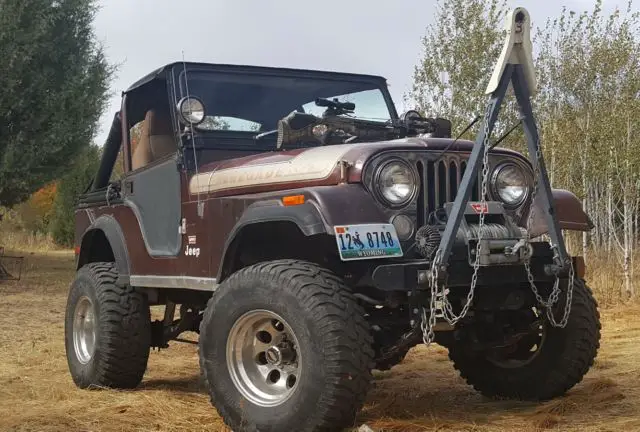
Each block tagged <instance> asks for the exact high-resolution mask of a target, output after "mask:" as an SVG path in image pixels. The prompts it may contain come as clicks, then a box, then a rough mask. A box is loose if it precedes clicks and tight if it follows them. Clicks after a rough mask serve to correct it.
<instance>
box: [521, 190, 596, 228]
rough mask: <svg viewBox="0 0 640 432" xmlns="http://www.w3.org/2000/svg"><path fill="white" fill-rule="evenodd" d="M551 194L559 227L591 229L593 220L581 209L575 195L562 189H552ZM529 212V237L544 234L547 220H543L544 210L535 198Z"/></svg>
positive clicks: (580, 204)
mask: <svg viewBox="0 0 640 432" xmlns="http://www.w3.org/2000/svg"><path fill="white" fill-rule="evenodd" d="M551 194H552V196H553V202H554V205H555V208H556V216H557V218H558V223H559V225H560V228H561V229H563V230H573V231H590V230H592V229H593V227H594V225H593V222H592V221H591V219H590V218H589V215H587V214H586V213H585V212H584V210H583V209H582V203H580V200H579V199H578V197H577V196H575V195H574V194H573V193H572V192H569V191H568V190H564V189H552V190H551ZM531 212H532V218H531V233H530V234H531V237H537V236H539V235H542V234H546V233H547V232H548V231H549V230H548V228H547V221H546V220H545V216H544V210H543V209H542V207H541V205H540V202H539V201H538V199H537V198H536V200H535V202H534V204H533V206H532V208H531Z"/></svg>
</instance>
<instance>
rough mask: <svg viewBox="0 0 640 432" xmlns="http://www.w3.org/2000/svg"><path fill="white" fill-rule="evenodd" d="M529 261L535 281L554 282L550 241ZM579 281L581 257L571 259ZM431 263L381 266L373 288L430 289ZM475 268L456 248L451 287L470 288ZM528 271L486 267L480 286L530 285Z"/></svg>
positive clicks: (449, 275)
mask: <svg viewBox="0 0 640 432" xmlns="http://www.w3.org/2000/svg"><path fill="white" fill-rule="evenodd" d="M532 246H533V255H532V257H531V261H530V268H531V273H532V275H533V278H534V281H535V282H541V283H545V282H547V283H552V282H553V281H554V280H555V276H551V275H549V274H547V272H545V266H548V265H550V264H552V263H553V252H552V250H551V248H550V247H549V244H548V243H547V242H534V243H532ZM571 259H572V262H573V268H574V271H575V277H576V278H583V277H584V273H585V265H584V260H583V258H582V257H581V256H575V257H571ZM430 269H431V262H430V261H428V260H425V259H411V260H396V261H394V262H390V263H388V264H382V265H379V266H377V267H375V268H373V270H372V271H371V275H370V277H371V279H372V282H373V286H375V287H376V288H377V289H379V290H382V291H416V290H429V289H430V286H429V278H428V272H429V271H430ZM472 275H473V268H472V267H471V266H470V265H469V262H468V259H467V255H466V250H459V251H456V250H455V249H454V251H453V253H452V257H451V260H450V261H449V266H448V269H447V274H446V285H447V287H449V288H455V287H468V286H469V285H470V284H471V277H472ZM527 282H528V279H527V272H526V270H525V267H524V266H523V265H508V264H507V265H491V266H483V267H481V268H480V269H479V271H478V282H477V285H478V286H492V285H493V286H495V285H512V284H522V283H527Z"/></svg>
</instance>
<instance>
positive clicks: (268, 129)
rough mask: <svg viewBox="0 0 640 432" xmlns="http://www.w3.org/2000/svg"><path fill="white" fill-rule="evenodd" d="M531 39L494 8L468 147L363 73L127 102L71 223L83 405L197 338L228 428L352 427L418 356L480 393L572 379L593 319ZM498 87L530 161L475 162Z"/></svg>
mask: <svg viewBox="0 0 640 432" xmlns="http://www.w3.org/2000/svg"><path fill="white" fill-rule="evenodd" d="M529 32H530V21H529V15H528V13H527V11H526V10H525V9H523V8H516V9H514V10H513V11H511V12H510V14H509V15H508V17H507V38H506V41H505V44H504V48H503V51H502V54H501V56H500V58H499V60H498V61H497V63H496V66H495V69H494V72H493V75H492V76H491V79H490V81H489V84H488V86H487V90H486V93H487V95H488V99H489V101H488V105H487V107H486V112H485V114H484V117H483V120H482V122H481V126H480V129H479V132H478V134H477V137H476V140H475V142H472V141H468V140H464V139H460V138H459V137H458V138H455V139H453V137H452V136H451V123H450V122H449V121H447V120H446V119H441V118H427V117H424V116H422V115H421V114H420V113H418V112H416V111H409V112H406V113H404V114H403V115H400V116H399V115H398V113H397V111H396V108H395V106H394V104H393V102H392V99H391V96H390V94H389V91H388V87H387V85H386V80H385V79H384V78H383V77H379V76H372V75H364V74H350V73H338V72H326V71H316V70H300V69H284V68H275V67H273V68H268V67H255V66H238V65H220V64H208V63H187V62H179V63H173V64H169V65H166V66H163V67H161V68H159V69H157V70H155V71H153V72H151V73H150V74H148V75H147V76H145V77H143V78H141V79H140V80H138V81H137V82H135V83H134V84H132V85H131V87H130V88H129V89H128V90H127V91H125V92H124V93H123V97H122V106H121V109H120V111H119V112H118V113H117V114H116V115H115V117H114V120H113V125H112V128H111V131H110V133H109V137H108V139H107V142H106V143H105V146H104V152H103V157H102V160H101V164H100V167H99V169H98V172H97V173H96V176H95V178H94V179H93V182H92V184H91V185H90V187H89V188H88V190H87V191H86V193H85V194H83V195H82V196H81V198H80V200H79V203H78V206H77V208H76V211H75V218H76V253H77V274H76V278H75V280H74V281H73V283H72V285H71V288H70V292H69V297H68V302H67V311H66V316H65V346H66V353H67V360H68V365H69V370H70V372H71V376H72V378H73V380H74V382H75V383H76V385H77V386H79V387H81V388H89V387H92V386H100V387H112V388H133V387H136V386H137V385H138V384H139V383H140V382H141V381H142V379H143V376H144V373H145V371H146V367H147V361H148V359H149V352H150V350H151V348H158V349H163V348H167V347H169V342H171V341H177V342H191V343H194V344H197V345H198V355H199V359H200V368H201V371H202V375H203V378H204V380H205V387H206V390H207V392H208V394H209V396H210V398H211V403H212V404H213V406H214V407H215V408H216V409H217V411H218V413H219V414H220V416H221V417H222V418H223V420H224V421H225V423H226V424H227V425H229V427H230V428H232V429H233V430H234V431H236V432H240V431H320V430H339V429H341V428H344V427H349V426H352V425H353V424H354V423H355V417H356V415H357V413H358V411H359V410H360V408H361V407H362V405H363V403H364V401H365V398H366V394H367V391H368V389H369V387H370V383H371V371H372V369H379V370H384V369H389V368H391V367H393V366H394V365H396V364H398V363H400V362H401V361H402V360H403V358H404V357H405V355H406V353H407V352H408V351H409V349H411V348H412V347H414V346H416V345H418V344H421V343H424V344H427V345H429V344H431V343H434V342H435V343H438V344H440V345H442V346H445V347H446V348H447V349H448V352H449V357H450V359H451V360H452V362H453V365H454V367H455V368H456V369H457V370H459V371H460V374H461V375H462V377H464V378H465V380H466V381H467V382H468V383H469V384H470V385H472V386H473V387H474V388H475V389H476V390H478V391H479V392H481V393H482V394H484V395H487V396H499V397H506V398H516V399H524V400H544V399H549V398H553V397H557V396H560V395H562V394H564V393H565V392H566V391H567V390H569V389H570V388H572V387H573V386H575V385H576V384H577V383H579V382H580V381H581V380H582V378H583V376H584V375H585V374H586V373H587V371H588V370H589V368H590V367H591V365H592V364H593V361H594V358H595V357H596V354H597V350H598V347H599V340H600V318H599V313H598V309H597V305H596V302H595V300H594V298H593V296H592V293H591V291H590V289H589V288H588V287H587V286H586V284H585V282H584V272H585V268H584V267H585V265H584V261H583V260H582V258H581V257H572V256H570V255H569V254H568V252H567V249H566V247H565V243H564V238H563V231H562V230H578V231H588V230H590V229H591V228H592V226H593V225H592V223H591V220H590V219H589V217H588V216H587V215H586V214H585V213H584V211H583V209H582V206H581V204H580V201H579V200H578V199H577V197H576V196H575V195H574V194H572V193H571V192H569V191H566V190H560V189H552V188H551V185H550V183H549V179H548V176H547V171H546V168H545V164H544V160H543V155H542V151H541V149H540V143H539V139H538V133H537V129H536V122H535V118H534V115H533V112H532V108H531V102H530V97H531V95H532V93H533V92H534V91H535V90H536V80H535V73H534V70H533V63H532V56H531V41H530V35H529ZM509 86H512V88H513V91H514V94H515V97H516V101H517V103H518V106H519V110H520V117H521V121H520V125H521V126H522V128H523V130H524V136H525V138H526V141H527V147H528V154H529V158H527V157H525V156H524V155H522V154H520V153H518V152H515V151H512V150H508V149H505V148H501V147H497V144H498V143H499V142H500V141H501V139H498V140H497V141H495V142H491V135H492V132H493V130H494V125H495V124H496V120H497V118H498V114H499V112H500V108H501V105H502V102H503V99H504V97H505V94H506V92H507V88H508V87H509ZM473 124H474V123H472V124H471V125H469V126H468V127H467V129H469V128H470V127H471V126H473ZM135 137H139V138H137V139H135ZM120 151H122V154H123V155H124V158H123V165H124V167H123V168H124V175H123V177H122V178H121V179H118V180H110V177H111V173H112V170H113V166H114V164H115V161H116V160H117V155H118V153H119V152H120ZM154 305H162V306H164V317H163V319H161V320H156V321H153V322H152V321H151V316H150V306H154ZM184 332H191V333H196V334H198V335H199V336H198V340H197V342H196V341H193V339H187V338H183V337H180V336H181V335H182V334H183V333H184ZM425 385H428V383H425Z"/></svg>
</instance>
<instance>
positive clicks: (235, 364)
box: [226, 310, 301, 407]
mask: <svg viewBox="0 0 640 432" xmlns="http://www.w3.org/2000/svg"><path fill="white" fill-rule="evenodd" d="M226 358H227V367H228V368H229V372H230V374H231V380H232V381H233V384H234V385H235V386H236V388H237V389H238V391H240V393H242V395H243V396H244V397H245V398H247V399H248V400H250V401H251V402H253V403H254V404H256V405H259V406H262V407H273V406H277V405H280V404H282V403H284V402H285V401H286V400H287V399H289V398H290V397H291V395H292V394H293V393H294V392H295V390H296V383H297V382H298V380H299V379H300V369H299V365H300V364H301V358H300V349H299V345H298V340H297V338H296V336H295V334H294V333H293V331H292V330H291V327H290V326H289V324H287V322H286V321H285V320H284V319H282V317H280V316H279V315H277V314H275V313H273V312H270V311H267V310H254V311H250V312H247V313H245V314H244V315H242V316H241V317H240V318H238V320H237V321H236V322H235V323H234V325H233V327H232V328H231V331H230V332H229V338H228V339H227V348H226Z"/></svg>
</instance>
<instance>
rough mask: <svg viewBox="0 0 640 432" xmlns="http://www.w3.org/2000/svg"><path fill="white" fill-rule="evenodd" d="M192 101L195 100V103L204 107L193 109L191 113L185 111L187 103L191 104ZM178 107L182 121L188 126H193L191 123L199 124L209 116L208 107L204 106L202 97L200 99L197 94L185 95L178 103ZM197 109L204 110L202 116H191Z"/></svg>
mask: <svg viewBox="0 0 640 432" xmlns="http://www.w3.org/2000/svg"><path fill="white" fill-rule="evenodd" d="M191 102H193V103H195V104H199V105H200V106H201V107H202V109H201V110H191V111H190V114H187V113H185V108H186V107H187V104H189V103H191ZM176 109H177V111H178V116H179V117H180V121H181V122H182V123H183V124H184V125H186V126H191V125H193V126H198V125H200V124H201V123H202V122H203V121H204V120H205V119H206V118H207V110H206V107H205V106H204V102H202V99H200V98H199V97H196V96H185V97H183V98H182V99H180V100H179V101H178V103H177V104H176ZM195 111H202V118H200V119H197V118H196V119H193V118H189V115H193V113H194V112H195Z"/></svg>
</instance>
